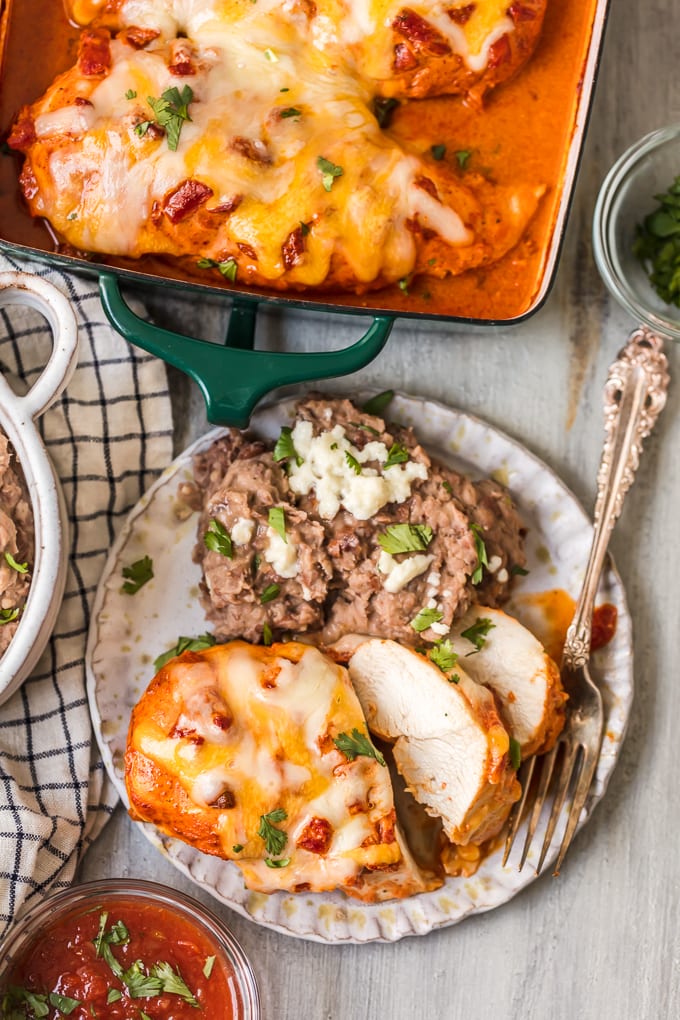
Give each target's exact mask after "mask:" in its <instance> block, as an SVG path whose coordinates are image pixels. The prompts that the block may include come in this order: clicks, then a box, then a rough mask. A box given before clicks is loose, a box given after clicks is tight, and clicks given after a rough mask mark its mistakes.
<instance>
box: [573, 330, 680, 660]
mask: <svg viewBox="0 0 680 1020" xmlns="http://www.w3.org/2000/svg"><path fill="white" fill-rule="evenodd" d="M668 381H669V376H668V361H667V359H666V356H665V354H664V353H663V341H662V340H661V338H660V337H658V336H656V334H654V333H652V332H651V331H650V330H648V329H636V330H635V332H634V333H632V334H631V336H630V337H629V339H628V343H627V344H626V346H625V347H624V348H623V350H622V351H620V352H619V356H618V358H617V360H616V361H615V362H614V363H613V364H612V366H611V368H610V369H609V374H608V376H607V382H606V384H605V388H604V413H605V432H606V437H605V442H604V447H603V450H602V460H601V461H600V469H599V471H598V475H597V500H596V503H595V513H594V517H595V529H594V532H593V541H592V545H591V548H590V555H589V557H588V564H587V566H586V573H585V577H584V581H583V587H582V590H581V596H580V598H579V601H578V604H577V606H576V611H575V614H574V619H573V622H572V624H571V626H570V627H569V630H568V631H567V640H566V644H565V646H564V657H563V663H564V665H565V666H567V667H568V668H571V669H576V668H578V667H579V666H583V665H585V663H586V662H587V661H588V659H589V657H590V637H591V629H592V617H593V608H594V605H595V596H596V593H597V587H598V583H599V580H600V574H601V573H602V567H603V565H604V558H605V555H606V553H607V546H608V545H609V538H610V536H611V533H612V530H613V528H614V524H615V523H616V520H617V518H618V516H619V514H620V513H621V507H622V505H623V498H624V496H625V494H626V493H627V492H628V489H629V488H630V487H631V485H632V483H633V479H634V477H635V472H636V470H637V466H638V463H639V461H640V453H641V452H642V441H643V439H645V438H646V436H648V435H649V433H650V432H651V431H652V429H653V428H654V425H655V423H656V419H657V418H658V416H659V414H660V413H661V411H662V409H663V406H664V404H665V403H666V392H667V389H668Z"/></svg>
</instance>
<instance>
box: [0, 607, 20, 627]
mask: <svg viewBox="0 0 680 1020" xmlns="http://www.w3.org/2000/svg"><path fill="white" fill-rule="evenodd" d="M20 612H21V608H20V607H18V606H17V607H16V608H14V609H0V626H1V625H2V624H4V623H12V622H13V621H14V620H16V619H17V617H18V616H19V613H20Z"/></svg>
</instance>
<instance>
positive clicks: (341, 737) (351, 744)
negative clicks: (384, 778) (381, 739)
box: [333, 726, 385, 765]
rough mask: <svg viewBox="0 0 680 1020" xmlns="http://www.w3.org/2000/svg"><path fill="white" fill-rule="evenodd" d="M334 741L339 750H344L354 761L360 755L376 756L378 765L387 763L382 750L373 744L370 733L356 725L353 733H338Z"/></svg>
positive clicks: (366, 756)
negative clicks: (364, 731) (362, 730)
mask: <svg viewBox="0 0 680 1020" xmlns="http://www.w3.org/2000/svg"><path fill="white" fill-rule="evenodd" d="M333 743H334V744H335V746H336V747H337V749H338V751H342V753H343V754H344V755H345V757H346V758H347V759H348V760H349V761H354V759H355V758H359V757H363V758H375V760H376V761H377V763H378V765H385V759H384V758H383V756H382V754H381V753H380V751H378V749H377V748H375V747H374V746H373V744H372V743H371V741H370V738H369V736H368V734H366V733H362V732H361V730H358V729H357V728H356V726H355V727H354V729H353V730H352V733H351V735H350V734H349V733H338V735H337V737H333Z"/></svg>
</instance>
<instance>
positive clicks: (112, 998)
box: [106, 988, 123, 1006]
mask: <svg viewBox="0 0 680 1020" xmlns="http://www.w3.org/2000/svg"><path fill="white" fill-rule="evenodd" d="M122 998H123V993H122V992H119V991H118V989H117V988H109V990H108V992H107V993H106V1005H107V1006H110V1005H111V1003H112V1002H118V1000H119V999H122Z"/></svg>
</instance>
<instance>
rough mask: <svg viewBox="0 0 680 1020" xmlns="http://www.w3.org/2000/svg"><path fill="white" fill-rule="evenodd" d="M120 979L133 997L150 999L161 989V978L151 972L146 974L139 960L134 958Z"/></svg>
mask: <svg viewBox="0 0 680 1020" xmlns="http://www.w3.org/2000/svg"><path fill="white" fill-rule="evenodd" d="M120 980H121V981H122V982H123V984H124V985H125V986H126V987H127V990H128V992H129V993H130V996H131V997H132V998H133V999H150V998H151V997H152V996H154V995H158V994H159V993H160V992H161V991H162V990H163V982H162V981H161V979H160V978H159V977H156V975H155V974H153V973H152V974H147V973H146V971H145V970H144V964H143V963H142V961H141V960H135V962H134V963H133V964H132V966H130V967H128V969H127V970H126V971H123V973H122V974H121V975H120Z"/></svg>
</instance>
